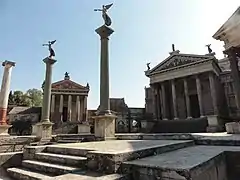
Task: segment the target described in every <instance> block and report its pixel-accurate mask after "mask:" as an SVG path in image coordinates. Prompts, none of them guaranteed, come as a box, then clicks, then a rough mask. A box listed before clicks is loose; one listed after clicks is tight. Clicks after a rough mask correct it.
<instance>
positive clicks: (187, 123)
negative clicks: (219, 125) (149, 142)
mask: <svg viewBox="0 0 240 180" xmlns="http://www.w3.org/2000/svg"><path fill="white" fill-rule="evenodd" d="M207 126H208V120H207V118H206V117H204V118H195V119H184V120H160V121H157V122H156V123H155V125H154V126H153V128H152V129H151V131H150V133H195V132H206V129H207Z"/></svg>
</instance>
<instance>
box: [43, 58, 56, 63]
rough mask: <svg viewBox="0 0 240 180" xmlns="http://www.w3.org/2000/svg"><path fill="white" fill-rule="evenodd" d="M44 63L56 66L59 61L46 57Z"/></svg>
mask: <svg viewBox="0 0 240 180" xmlns="http://www.w3.org/2000/svg"><path fill="white" fill-rule="evenodd" d="M43 62H44V63H46V64H50V65H52V64H54V63H55V62H57V60H55V59H53V58H50V57H46V58H44V59H43Z"/></svg>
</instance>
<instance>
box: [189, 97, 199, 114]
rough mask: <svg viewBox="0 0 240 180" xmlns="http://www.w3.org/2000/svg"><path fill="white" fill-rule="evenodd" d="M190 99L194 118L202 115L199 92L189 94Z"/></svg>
mask: <svg viewBox="0 0 240 180" xmlns="http://www.w3.org/2000/svg"><path fill="white" fill-rule="evenodd" d="M189 99H190V107H191V116H192V117H193V118H198V117H200V110H199V103H198V96H197V94H193V95H190V96H189Z"/></svg>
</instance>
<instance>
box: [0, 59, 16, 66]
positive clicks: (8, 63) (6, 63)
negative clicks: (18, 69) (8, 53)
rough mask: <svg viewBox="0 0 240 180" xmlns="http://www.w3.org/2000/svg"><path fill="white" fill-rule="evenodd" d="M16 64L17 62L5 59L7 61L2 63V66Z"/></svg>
mask: <svg viewBox="0 0 240 180" xmlns="http://www.w3.org/2000/svg"><path fill="white" fill-rule="evenodd" d="M15 65H16V63H15V62H12V61H7V60H5V61H4V62H3V63H2V66H5V67H13V66H15Z"/></svg>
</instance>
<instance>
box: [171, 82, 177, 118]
mask: <svg viewBox="0 0 240 180" xmlns="http://www.w3.org/2000/svg"><path fill="white" fill-rule="evenodd" d="M171 85H172V100H173V114H174V120H177V119H178V113H177V97H176V87H175V81H174V80H172V81H171Z"/></svg>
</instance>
